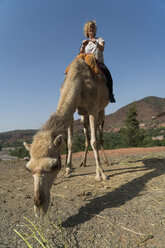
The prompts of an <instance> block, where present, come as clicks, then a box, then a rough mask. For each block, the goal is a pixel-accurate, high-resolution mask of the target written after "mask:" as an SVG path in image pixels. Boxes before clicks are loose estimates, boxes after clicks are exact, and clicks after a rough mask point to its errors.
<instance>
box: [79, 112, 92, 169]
mask: <svg viewBox="0 0 165 248" xmlns="http://www.w3.org/2000/svg"><path fill="white" fill-rule="evenodd" d="M81 123H82V124H83V129H84V136H85V153H84V157H83V159H82V161H81V164H80V167H81V166H83V167H86V159H87V153H88V148H89V142H90V137H89V117H88V116H86V115H82V116H81Z"/></svg>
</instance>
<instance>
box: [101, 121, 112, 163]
mask: <svg viewBox="0 0 165 248" xmlns="http://www.w3.org/2000/svg"><path fill="white" fill-rule="evenodd" d="M103 125H104V124H103V123H102V124H101V123H100V124H99V144H100V147H101V150H102V155H103V158H104V164H106V165H108V166H110V165H111V163H110V162H109V161H108V159H107V157H106V155H105V151H104V146H103Z"/></svg>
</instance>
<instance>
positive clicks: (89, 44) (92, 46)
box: [80, 21, 116, 102]
mask: <svg viewBox="0 0 165 248" xmlns="http://www.w3.org/2000/svg"><path fill="white" fill-rule="evenodd" d="M96 31H97V26H96V22H95V21H90V22H87V23H85V25H84V35H85V37H86V38H88V39H87V40H84V41H83V42H82V45H81V47H80V53H90V54H91V53H93V54H94V55H95V58H96V59H97V61H98V63H99V65H100V67H101V69H102V71H103V72H104V74H105V76H106V79H107V87H108V90H109V98H110V102H116V101H115V98H114V94H113V80H112V77H111V73H110V71H109V70H108V68H107V67H106V65H105V64H104V57H103V51H104V45H105V42H104V40H103V39H102V38H101V37H99V38H96Z"/></svg>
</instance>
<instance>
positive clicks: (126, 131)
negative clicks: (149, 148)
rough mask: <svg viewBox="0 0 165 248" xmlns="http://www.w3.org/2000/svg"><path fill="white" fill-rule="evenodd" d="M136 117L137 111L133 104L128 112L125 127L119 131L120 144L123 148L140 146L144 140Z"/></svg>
mask: <svg viewBox="0 0 165 248" xmlns="http://www.w3.org/2000/svg"><path fill="white" fill-rule="evenodd" d="M136 117H137V110H136V106H135V104H133V105H132V106H131V107H130V109H129V111H128V114H127V118H126V122H125V124H126V125H125V127H123V128H122V129H121V144H122V146H123V147H137V146H140V145H141V143H142V140H143V139H144V136H143V133H142V132H141V130H140V127H139V122H138V120H137V119H136Z"/></svg>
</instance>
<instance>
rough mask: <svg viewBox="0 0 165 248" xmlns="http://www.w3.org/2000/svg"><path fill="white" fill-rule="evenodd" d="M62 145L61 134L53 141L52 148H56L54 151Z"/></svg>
mask: <svg viewBox="0 0 165 248" xmlns="http://www.w3.org/2000/svg"><path fill="white" fill-rule="evenodd" d="M62 143H63V138H62V134H60V135H58V136H57V137H56V138H55V140H54V146H55V147H56V149H58V150H59V149H60V148H61V146H62Z"/></svg>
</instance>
